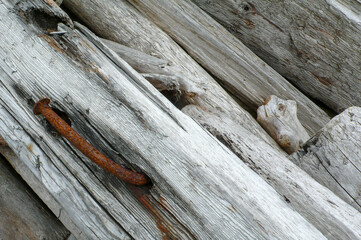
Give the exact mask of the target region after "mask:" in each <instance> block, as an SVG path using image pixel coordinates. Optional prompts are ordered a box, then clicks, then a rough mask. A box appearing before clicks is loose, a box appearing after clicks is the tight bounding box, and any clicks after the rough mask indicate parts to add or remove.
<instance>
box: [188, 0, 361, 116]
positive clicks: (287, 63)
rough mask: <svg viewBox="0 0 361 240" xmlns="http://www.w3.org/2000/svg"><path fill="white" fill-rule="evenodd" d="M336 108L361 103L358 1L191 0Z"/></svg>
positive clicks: (360, 8) (304, 88) (360, 9)
mask: <svg viewBox="0 0 361 240" xmlns="http://www.w3.org/2000/svg"><path fill="white" fill-rule="evenodd" d="M192 1H193V2H194V3H196V4H197V5H198V6H199V7H201V8H202V9H203V10H205V11H206V12H208V13H209V14H210V15H211V16H213V17H214V18H215V19H217V21H219V22H220V23H221V24H222V25H223V26H225V27H226V28H227V29H228V30H229V31H230V32H232V33H233V34H234V35H235V36H236V37H237V38H239V39H240V40H241V41H242V42H243V43H244V44H245V45H247V46H248V47H249V48H250V49H252V50H253V51H254V52H255V53H256V54H257V55H258V56H260V57H261V58H262V59H263V60H264V61H265V62H267V63H268V64H269V65H270V66H272V67H273V68H274V69H276V70H277V71H278V72H279V73H281V74H282V75H283V76H285V77H287V78H288V79H289V80H290V81H291V82H292V84H294V85H296V86H297V87H298V88H299V89H302V91H303V92H304V93H306V94H307V95H309V96H312V97H313V98H314V99H318V100H321V101H322V102H323V103H324V104H326V105H327V106H329V107H330V108H332V109H333V110H334V111H337V112H341V111H343V110H344V109H346V108H347V107H350V106H353V105H356V106H360V105H361V95H360V92H361V84H360V79H361V78H360V76H361V68H360V62H361V54H360V49H361V41H360V38H361V2H360V1H359V0H356V1H353V0H321V1H307V0H296V1H294V0H286V1H278V0H250V1H247V2H245V1H241V0H224V1H218V0H192Z"/></svg>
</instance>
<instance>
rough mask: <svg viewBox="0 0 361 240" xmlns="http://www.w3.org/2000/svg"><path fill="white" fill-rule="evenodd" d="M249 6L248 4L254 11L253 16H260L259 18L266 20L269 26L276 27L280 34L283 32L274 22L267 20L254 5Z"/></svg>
mask: <svg viewBox="0 0 361 240" xmlns="http://www.w3.org/2000/svg"><path fill="white" fill-rule="evenodd" d="M247 4H248V5H249V6H250V7H251V9H252V15H259V16H260V17H262V18H263V19H264V20H266V21H267V22H268V23H269V24H271V25H272V26H274V27H275V28H277V29H278V30H279V31H280V32H283V30H282V29H281V28H280V27H279V26H277V25H276V24H275V23H274V22H272V21H271V20H269V19H268V18H266V17H265V16H263V14H261V13H260V12H259V11H258V10H257V9H256V7H255V6H254V5H253V4H252V3H250V2H247Z"/></svg>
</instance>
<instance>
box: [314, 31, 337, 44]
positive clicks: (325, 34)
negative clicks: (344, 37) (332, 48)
mask: <svg viewBox="0 0 361 240" xmlns="http://www.w3.org/2000/svg"><path fill="white" fill-rule="evenodd" d="M316 31H317V32H319V33H321V34H322V35H323V36H325V37H326V38H327V39H329V40H330V41H332V42H333V41H334V40H335V38H334V37H333V36H332V35H331V34H329V33H327V32H325V31H322V30H318V29H316Z"/></svg>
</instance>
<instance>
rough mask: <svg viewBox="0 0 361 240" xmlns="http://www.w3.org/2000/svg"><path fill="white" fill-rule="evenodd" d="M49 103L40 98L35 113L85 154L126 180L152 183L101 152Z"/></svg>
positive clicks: (138, 183) (132, 182)
mask: <svg viewBox="0 0 361 240" xmlns="http://www.w3.org/2000/svg"><path fill="white" fill-rule="evenodd" d="M49 103H50V99H48V98H43V99H40V100H39V101H38V102H37V103H36V104H35V105H34V109H33V112H34V114H35V115H39V114H42V115H43V116H44V117H45V118H46V119H47V120H48V121H49V123H50V124H51V125H52V126H53V127H54V128H55V129H56V130H57V131H58V132H59V133H60V134H61V135H63V136H64V137H65V138H66V139H67V140H68V141H69V142H70V143H71V144H72V145H74V147H76V148H77V149H78V150H79V151H81V152H82V153H83V154H84V155H85V156H87V157H88V158H89V159H91V160H92V161H93V162H94V163H96V164H97V165H98V166H99V167H101V168H103V169H105V170H106V171H108V172H109V173H111V174H113V175H114V176H116V177H118V178H119V179H121V180H123V181H124V182H127V183H131V184H134V185H138V186H140V185H145V184H148V183H150V179H149V178H148V177H147V176H146V175H145V174H143V173H138V172H134V171H131V170H128V169H126V168H124V167H122V166H121V165H119V164H117V163H115V162H113V161H112V160H110V159H109V158H107V157H106V156H105V155H104V154H102V153H101V152H99V151H98V150H97V149H96V148H94V147H93V146H92V145H91V144H90V143H89V142H88V141H87V140H85V139H84V138H83V137H82V136H80V135H79V134H78V133H77V132H76V131H75V130H74V129H73V128H72V127H70V126H69V125H68V124H67V123H66V122H65V121H64V120H63V119H62V118H61V117H59V116H58V115H57V114H56V113H55V112H54V111H53V110H52V109H51V108H50V107H49Z"/></svg>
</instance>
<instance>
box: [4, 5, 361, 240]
mask: <svg viewBox="0 0 361 240" xmlns="http://www.w3.org/2000/svg"><path fill="white" fill-rule="evenodd" d="M0 2H1V3H2V4H0V15H1V16H2V21H0V31H1V32H6V33H7V34H3V35H1V36H0V56H6V57H4V61H2V62H1V63H0V68H1V71H0V84H1V85H0V95H1V99H0V116H1V118H0V120H1V124H0V135H1V136H2V137H3V138H4V140H5V141H6V143H7V144H8V145H9V146H10V147H11V148H12V149H13V151H14V152H15V154H16V155H17V156H18V159H19V161H16V162H12V165H13V166H14V168H15V169H16V170H17V171H18V172H19V173H20V174H21V175H22V177H23V178H24V179H25V180H26V181H27V182H28V184H29V185H30V186H31V187H32V188H33V189H34V191H35V192H36V193H37V194H38V195H39V196H40V197H41V199H42V200H43V201H44V202H45V203H46V204H47V205H48V206H49V208H50V209H51V210H52V211H53V212H54V213H55V215H56V216H59V219H60V220H61V221H62V222H63V224H64V225H65V226H66V227H67V228H68V229H69V230H70V231H71V232H72V233H73V234H74V236H75V237H76V238H78V239H88V238H91V239H109V238H111V239H131V238H136V239H160V238H180V239H214V238H216V239H269V238H275V239H325V238H329V239H360V238H361V230H360V228H359V226H360V225H361V215H360V213H359V212H358V211H357V210H355V209H354V208H352V207H351V206H350V205H348V204H347V203H345V202H344V201H343V200H341V199H340V198H338V197H337V196H336V195H334V194H333V193H332V192H331V191H330V190H328V189H327V188H325V187H323V186H322V185H320V184H319V183H317V182H316V181H315V180H313V179H312V178H311V177H309V176H308V175H307V174H306V173H305V172H303V171H302V170H300V169H299V168H298V167H297V166H295V165H294V164H292V163H291V162H290V161H289V160H288V159H287V157H286V154H285V153H284V152H283V151H282V150H280V149H279V148H278V147H277V145H276V144H275V142H274V141H273V140H272V139H271V138H270V137H269V136H268V135H267V134H266V133H265V132H264V131H263V130H262V129H261V128H260V126H259V125H258V124H257V122H256V121H255V120H254V119H253V118H252V117H251V116H250V115H249V114H247V113H246V112H245V111H244V110H242V109H241V108H240V107H239V106H237V104H236V102H235V101H233V100H229V99H230V98H229V96H228V95H227V94H226V92H224V91H223V90H222V89H220V88H219V87H218V86H217V84H215V83H214V82H213V80H212V78H211V77H210V76H209V75H207V74H206V72H205V71H204V70H203V69H202V68H201V67H200V66H198V65H197V64H196V63H195V62H194V61H192V59H191V58H190V57H189V56H188V57H187V58H185V57H182V58H181V59H183V60H188V61H185V62H186V63H184V64H189V62H192V64H193V66H194V69H196V71H191V73H192V74H193V75H197V74H199V75H197V76H203V77H202V79H203V80H204V79H206V80H207V81H204V82H201V81H199V80H198V81H197V80H196V81H194V80H188V78H191V77H192V76H193V75H192V74H190V73H189V69H188V68H185V67H184V65H183V64H182V62H181V61H179V65H178V64H177V66H178V67H179V69H181V70H180V72H178V73H180V74H179V75H177V74H176V75H175V76H176V77H172V75H171V76H165V77H164V74H163V73H164V72H161V74H160V75H161V76H159V75H158V76H156V75H154V74H155V73H152V72H150V73H148V74H151V75H150V77H149V78H150V79H151V80H152V79H153V80H154V79H155V80H158V81H159V79H160V80H161V79H166V81H169V79H175V80H176V82H177V81H178V82H181V83H182V84H183V85H182V86H183V87H178V88H177V87H175V89H176V90H177V91H178V90H181V91H186V90H187V89H188V90H189V89H192V91H187V92H188V95H187V94H186V97H185V100H186V101H185V103H186V104H183V105H181V107H179V106H178V108H181V109H182V111H179V110H178V109H177V107H175V106H174V105H173V104H171V103H170V102H169V101H168V100H167V99H166V98H165V97H164V96H162V94H160V93H159V92H158V91H157V90H156V89H155V88H154V87H153V86H152V85H151V84H149V83H148V82H147V81H146V80H145V79H144V78H143V76H142V75H141V74H139V73H138V72H136V71H135V70H134V69H133V68H131V67H130V66H129V65H128V64H127V63H126V62H125V61H124V60H123V59H121V58H120V57H119V56H118V55H117V54H116V53H115V52H114V51H113V50H111V49H110V48H108V47H107V45H106V44H105V43H104V42H103V41H102V40H101V39H99V38H98V37H96V36H95V35H94V34H93V33H92V32H91V31H89V30H88V29H87V28H86V27H84V26H82V25H80V24H75V26H76V28H73V25H74V24H73V23H72V21H71V20H70V18H69V17H68V16H67V15H66V13H65V12H63V11H62V10H61V9H60V8H59V7H58V6H56V5H55V4H53V2H52V1H41V0H36V1H21V2H20V3H18V4H16V5H14V3H13V2H14V1H7V0H0ZM66 2H67V1H65V3H66ZM92 3H95V2H92ZM112 4H114V3H112V1H109V6H110V7H112V8H114V7H116V6H114V5H112ZM119 4H120V3H119ZM122 4H123V3H122ZM66 6H68V8H69V7H70V6H71V3H70V1H68V3H66ZM102 6H103V7H106V8H103V9H97V8H95V7H96V5H94V6H92V7H94V8H93V9H94V10H95V11H99V13H100V12H101V11H108V10H109V11H111V10H112V9H108V5H102ZM119 6H123V7H124V5H119ZM125 6H127V7H124V8H122V9H121V10H124V11H129V10H130V9H132V8H131V5H129V4H128V5H125ZM115 10H119V9H117V8H115ZM79 11H80V10H79ZM120 13H123V14H124V12H122V11H120ZM127 13H131V14H125V15H119V16H120V17H122V16H123V20H124V19H126V20H129V21H130V20H131V21H132V22H137V21H136V20H139V18H138V17H139V16H138V15H137V14H139V12H137V11H136V10H134V9H133V10H132V11H131V12H127ZM84 14H86V15H87V14H89V13H87V12H86V11H85V10H84ZM114 14H116V13H114ZM117 14H119V13H117ZM114 16H116V15H114ZM114 16H113V17H114ZM134 16H135V18H134V19H133V18H132V17H134ZM113 19H114V18H113ZM144 19H145V18H144ZM60 22H62V23H60ZM84 22H85V21H84ZM121 22H122V21H121V19H119V22H117V24H118V25H119V24H120V23H121ZM142 23H143V22H142ZM99 24H100V23H99ZM117 24H115V23H114V25H117ZM128 24H129V22H128ZM148 24H149V25H150V26H152V28H149V29H153V28H154V29H157V28H156V26H154V25H152V24H151V23H146V24H144V25H143V26H148ZM90 25H91V24H90ZM95 25H96V24H95ZM95 25H94V26H95ZM100 26H102V25H100ZM125 26H129V25H126V24H125ZM149 29H147V31H145V32H148V34H154V33H152V32H151V31H149ZM128 30H129V32H130V33H132V32H133V35H131V34H130V33H129V32H128V33H127V34H129V35H127V34H125V35H124V36H123V35H119V39H122V38H121V37H124V38H125V39H132V38H133V39H137V38H136V36H142V37H144V38H145V37H147V34H144V33H142V32H141V31H140V30H139V29H137V30H134V29H133V31H130V30H131V28H128ZM156 31H158V32H157V33H159V34H162V35H159V36H166V35H165V34H164V33H162V32H161V31H160V30H156ZM54 32H62V34H61V35H59V34H55V35H54V34H53V33H54ZM114 32H118V33H119V31H118V30H117V29H115V30H114ZM140 33H142V34H144V35H141V34H140ZM134 34H135V35H134ZM139 34H140V35H139ZM103 37H106V36H103ZM114 38H115V37H113V38H110V39H111V40H114V41H117V42H121V40H117V39H114ZM167 38H168V39H169V37H167ZM148 39H152V38H148ZM124 41H125V42H127V41H126V40H124ZM129 41H130V40H129ZM108 44H109V42H108ZM164 44H165V45H166V46H169V45H167V43H164ZM134 45H135V46H136V44H135V43H134ZM141 46H142V45H141ZM152 47H159V49H163V48H162V47H163V45H162V44H160V43H159V45H157V44H153V43H149V44H148V48H147V47H145V46H143V48H144V49H145V50H144V51H143V52H145V53H148V54H151V52H152V51H151V49H152ZM164 52H165V51H164ZM157 53H163V51H162V50H158V51H157ZM168 54H169V53H168ZM182 54H184V55H182V56H186V54H185V53H182ZM163 59H165V60H168V59H167V58H163ZM154 61H155V60H154V59H153V60H152V62H154ZM168 61H169V60H168ZM160 62H161V61H160ZM172 64H174V63H173V62H172ZM177 71H179V70H177ZM172 73H173V72H172ZM200 73H201V74H203V75H201V74H200ZM158 74H159V73H158ZM145 76H147V75H145ZM148 76H149V75H148ZM162 76H163V78H162ZM185 76H186V77H185ZM191 79H195V78H194V77H192V78H191ZM160 82H161V81H160ZM196 83H198V84H196ZM153 84H154V82H153ZM207 84H209V85H207ZM160 86H161V87H160V89H161V88H162V87H163V88H164V87H166V84H164V83H160ZM171 86H172V85H171ZM204 89H207V91H205V90H204ZM208 91H209V92H211V94H208ZM192 93H196V94H195V95H194V94H192ZM194 96H197V97H196V98H194ZM205 96H206V97H205ZM214 96H218V97H220V98H219V99H214ZM42 97H50V98H51V99H52V100H53V101H52V107H53V108H54V109H57V111H59V112H63V113H65V114H66V115H67V116H68V118H69V119H70V120H71V122H72V126H73V127H74V128H75V129H76V130H77V131H78V132H79V133H80V134H81V135H82V136H84V137H86V138H87V139H88V140H89V141H90V142H91V143H93V144H94V145H95V146H96V147H97V148H99V149H101V151H102V152H103V153H104V154H106V155H107V156H108V157H110V158H112V159H113V160H114V161H116V162H118V163H121V164H125V165H126V166H128V167H129V168H133V169H135V170H138V171H141V172H143V173H146V174H147V175H148V176H149V177H150V178H151V180H152V185H150V186H147V187H139V188H137V187H133V186H130V185H127V184H124V183H123V182H120V181H119V180H118V179H116V178H114V177H112V176H110V175H109V174H107V173H106V172H104V171H103V170H101V169H99V168H98V167H97V166H96V165H94V164H93V163H92V162H90V161H89V160H88V159H86V158H85V157H84V156H83V155H82V154H81V153H80V152H79V151H78V150H76V149H74V148H73V147H72V146H70V145H69V144H68V142H67V141H66V140H64V139H63V138H62V137H60V136H58V135H55V134H54V133H53V132H52V131H51V129H50V128H48V127H47V125H46V121H44V120H43V119H42V118H41V117H37V116H35V115H34V114H33V113H32V107H33V104H34V103H35V101H37V100H39V99H40V98H42ZM195 100H196V101H195ZM217 107H224V108H225V109H221V110H218V111H216V110H217ZM232 110H234V112H235V113H233V114H232ZM184 113H186V114H189V115H190V116H192V117H193V119H194V120H196V121H197V122H195V121H193V120H192V119H191V118H190V117H188V116H187V115H186V114H184ZM238 115H240V116H241V117H238ZM241 119H242V120H245V122H244V126H242V125H241V124H238V123H241V121H240V120H241ZM320 125H321V124H320ZM206 129H208V130H209V131H210V132H211V133H213V134H214V136H212V135H211V134H210V133H209V132H207V131H206ZM215 137H216V138H218V139H219V140H221V141H218V140H217V139H216V138H215ZM221 142H223V144H222V143H221ZM224 144H226V145H227V146H228V147H229V148H231V149H232V150H233V151H234V153H236V154H234V153H233V152H231V151H230V150H229V149H228V148H227V147H225V145H224ZM242 160H243V161H244V162H246V163H247V164H248V166H250V167H252V168H253V170H255V171H256V173H258V175H257V174H256V173H255V172H254V171H252V170H251V169H250V168H249V167H248V166H247V165H246V164H245V163H244V162H243V161H242ZM260 176H261V177H263V178H264V179H266V180H267V181H268V183H267V182H266V181H264V180H263V179H262V178H261V177H260Z"/></svg>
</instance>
